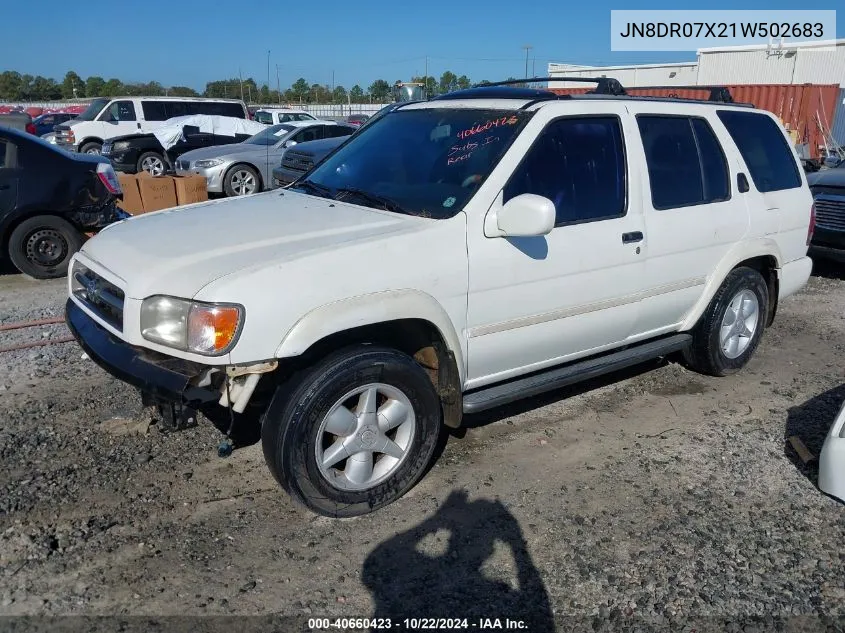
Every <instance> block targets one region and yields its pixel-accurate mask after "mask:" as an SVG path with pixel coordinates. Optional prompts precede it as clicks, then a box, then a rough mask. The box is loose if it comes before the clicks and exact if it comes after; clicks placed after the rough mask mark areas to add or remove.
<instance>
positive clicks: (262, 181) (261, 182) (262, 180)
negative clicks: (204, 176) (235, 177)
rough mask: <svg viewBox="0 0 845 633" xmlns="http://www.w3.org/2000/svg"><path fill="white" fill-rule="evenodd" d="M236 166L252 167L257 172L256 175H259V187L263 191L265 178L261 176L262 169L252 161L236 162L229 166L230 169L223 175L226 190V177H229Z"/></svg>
mask: <svg viewBox="0 0 845 633" xmlns="http://www.w3.org/2000/svg"><path fill="white" fill-rule="evenodd" d="M235 167H249V168H250V169H252V170H253V171H254V172H255V173H256V175H257V176H258V187H259V189H260V190H262V191H263V190H264V178H262V177H261V170H260V169H258V167H256V166H255V165H253V164H252V163H235V164H234V165H232V166H231V167H229V169H227V170H226V174H225V175H224V176H223V187H224V190H225V187H226V179H227V178H228V177H229V174H231V173H232V170H233V169H234V168H235ZM256 193H258V192H256Z"/></svg>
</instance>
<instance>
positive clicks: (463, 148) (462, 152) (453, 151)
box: [446, 135, 499, 165]
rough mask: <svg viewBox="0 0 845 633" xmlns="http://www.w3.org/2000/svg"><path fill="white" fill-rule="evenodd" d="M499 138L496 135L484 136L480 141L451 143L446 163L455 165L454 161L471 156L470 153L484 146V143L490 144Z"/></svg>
mask: <svg viewBox="0 0 845 633" xmlns="http://www.w3.org/2000/svg"><path fill="white" fill-rule="evenodd" d="M498 140H499V137H498V136H492V135H490V136H486V137H485V138H484V140H483V141H482V142H481V143H474V142H470V143H466V144H464V145H453V146H452V147H451V148H450V149H449V154H448V157H447V159H446V164H447V165H455V164H456V163H461V162H463V161H465V160H466V159H468V158H469V157H470V156H472V153H473V152H474V151H475V150H476V149H478V148H479V147H484V146H485V145H490V143H495V142H496V141H498Z"/></svg>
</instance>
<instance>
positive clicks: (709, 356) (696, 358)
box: [684, 267, 769, 376]
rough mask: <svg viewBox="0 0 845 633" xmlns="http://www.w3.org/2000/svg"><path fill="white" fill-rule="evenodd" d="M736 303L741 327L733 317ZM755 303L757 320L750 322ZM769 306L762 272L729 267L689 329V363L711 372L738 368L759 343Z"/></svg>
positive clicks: (717, 373) (724, 373) (716, 373)
mask: <svg viewBox="0 0 845 633" xmlns="http://www.w3.org/2000/svg"><path fill="white" fill-rule="evenodd" d="M755 303H756V306H755V305H754V304H755ZM739 305H741V306H742V310H743V314H744V327H743V326H740V325H734V324H736V321H733V320H732V315H734V314H735V310H734V308H736V307H737V306H739ZM755 307H756V321H754V322H753V323H752V319H751V317H752V311H753V310H754V308H755ZM768 307H769V290H768V287H767V286H766V281H765V279H763V276H762V275H761V274H760V273H759V272H757V271H756V270H754V269H753V268H745V267H740V268H735V269H734V270H732V271H731V272H730V274H729V275H728V276H727V278H725V281H724V282H723V283H722V285H721V287H720V288H719V290H718V291H717V292H716V295H715V296H714V297H713V300H712V301H711V302H710V305H708V306H707V310H705V312H704V314H703V315H702V316H701V319H700V320H699V322H698V324H697V325H696V326H695V328H694V329H693V331H692V337H693V340H692V345H690V347H688V348H687V349H686V350H685V351H684V358H685V359H686V361H687V363H688V364H689V366H690V367H691V368H692V369H694V370H696V371H698V372H700V373H703V374H709V375H711V376H727V375H729V374H733V373H736V372H738V371H739V370H740V369H742V368H743V367H744V366H745V364H746V363H747V362H748V361H749V359H750V358H751V356H752V355H753V354H754V350H756V349H757V346H758V345H759V344H760V339H761V338H762V336H763V330H764V329H765V325H766V315H767V314H768ZM732 326H733V327H732ZM726 328H731V329H726ZM740 328H741V330H740ZM749 334H750V335H749Z"/></svg>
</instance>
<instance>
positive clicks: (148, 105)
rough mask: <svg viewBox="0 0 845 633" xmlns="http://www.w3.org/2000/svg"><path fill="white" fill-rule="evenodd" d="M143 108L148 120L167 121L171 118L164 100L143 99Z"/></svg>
mask: <svg viewBox="0 0 845 633" xmlns="http://www.w3.org/2000/svg"><path fill="white" fill-rule="evenodd" d="M141 110H143V112H144V119H145V120H146V121H166V120H167V119H169V118H170V116H169V114H168V112H167V104H166V103H165V102H164V101H142V102H141Z"/></svg>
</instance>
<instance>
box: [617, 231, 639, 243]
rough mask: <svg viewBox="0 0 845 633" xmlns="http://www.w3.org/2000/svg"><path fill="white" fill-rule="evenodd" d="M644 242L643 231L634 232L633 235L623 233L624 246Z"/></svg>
mask: <svg viewBox="0 0 845 633" xmlns="http://www.w3.org/2000/svg"><path fill="white" fill-rule="evenodd" d="M642 241H643V234H642V231H632V232H631V233H623V234H622V243H623V244H633V243H634V242H642Z"/></svg>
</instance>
